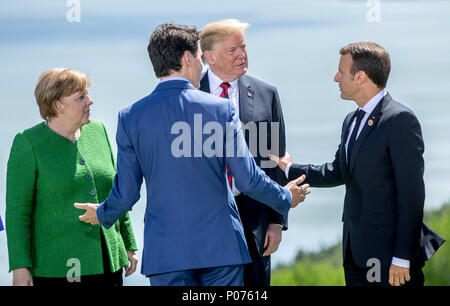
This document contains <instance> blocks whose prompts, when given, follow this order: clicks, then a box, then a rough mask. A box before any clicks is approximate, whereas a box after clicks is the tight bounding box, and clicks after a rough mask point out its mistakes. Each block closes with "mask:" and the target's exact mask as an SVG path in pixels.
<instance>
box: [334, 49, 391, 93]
mask: <svg viewBox="0 0 450 306" xmlns="http://www.w3.org/2000/svg"><path fill="white" fill-rule="evenodd" d="M339 52H340V53H341V55H346V54H351V56H352V59H353V66H352V70H351V73H352V75H354V74H355V73H356V72H358V71H364V72H365V73H366V74H367V76H368V77H369V79H371V80H372V81H373V82H374V83H375V85H377V86H378V87H379V88H384V87H386V84H387V80H388V78H389V73H390V72H391V60H390V58H389V53H388V52H387V51H386V50H385V49H384V48H383V47H381V46H379V45H377V44H376V43H373V42H357V43H353V44H349V45H347V46H345V47H343V48H342V49H341V50H340V51H339Z"/></svg>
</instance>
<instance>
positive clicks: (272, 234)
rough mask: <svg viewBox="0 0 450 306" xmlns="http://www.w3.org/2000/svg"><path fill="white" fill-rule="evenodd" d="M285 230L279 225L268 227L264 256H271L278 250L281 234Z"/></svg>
mask: <svg viewBox="0 0 450 306" xmlns="http://www.w3.org/2000/svg"><path fill="white" fill-rule="evenodd" d="M282 231H283V229H282V228H281V226H279V225H277V224H269V226H267V232H266V240H265V241H264V249H265V251H264V254H263V256H269V255H271V254H273V253H275V251H276V250H277V249H278V246H279V245H280V242H281V233H282Z"/></svg>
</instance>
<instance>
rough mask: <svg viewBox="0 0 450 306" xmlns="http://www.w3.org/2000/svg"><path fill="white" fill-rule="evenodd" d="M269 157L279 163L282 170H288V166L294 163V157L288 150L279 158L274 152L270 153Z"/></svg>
mask: <svg viewBox="0 0 450 306" xmlns="http://www.w3.org/2000/svg"><path fill="white" fill-rule="evenodd" d="M269 159H270V160H271V161H274V162H275V163H277V165H278V167H280V168H281V170H283V172H285V171H286V167H287V166H289V165H291V164H292V163H293V161H292V157H291V156H290V155H289V153H288V152H286V154H284V156H283V157H282V158H279V157H278V156H276V155H273V154H269Z"/></svg>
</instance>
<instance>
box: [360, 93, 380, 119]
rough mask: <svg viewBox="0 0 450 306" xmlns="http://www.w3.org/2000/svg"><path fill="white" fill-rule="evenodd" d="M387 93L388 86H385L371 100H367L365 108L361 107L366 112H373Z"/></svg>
mask: <svg viewBox="0 0 450 306" xmlns="http://www.w3.org/2000/svg"><path fill="white" fill-rule="evenodd" d="M385 95H386V88H383V89H382V90H381V91H380V92H379V93H377V95H376V96H375V97H373V98H372V99H370V101H369V102H367V103H366V105H364V106H363V108H359V109H362V110H363V111H364V112H365V113H366V114H371V113H372V111H373V110H374V109H375V107H377V105H378V103H379V102H380V101H381V99H383V97H384V96H385Z"/></svg>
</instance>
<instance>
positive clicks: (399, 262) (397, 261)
mask: <svg viewBox="0 0 450 306" xmlns="http://www.w3.org/2000/svg"><path fill="white" fill-rule="evenodd" d="M386 93H387V91H386V89H382V90H381V91H380V92H379V93H378V94H377V95H376V96H375V97H373V98H372V99H370V100H369V102H367V103H366V105H364V106H363V107H362V108H358V110H360V109H362V110H363V111H364V112H365V114H364V117H363V118H362V119H361V123H360V125H359V129H358V134H357V135H356V139H358V136H359V134H361V131H362V129H363V127H364V125H365V124H366V121H367V119H368V118H369V115H370V114H371V113H372V111H373V110H374V109H375V107H376V106H377V105H378V103H379V102H380V101H381V99H383V97H384V96H385V95H386ZM355 125H356V117H355V119H353V122H352V123H351V125H350V130H349V132H348V136H347V141H346V142H345V154H347V147H348V142H349V140H350V137H351V135H352V133H353V129H354V128H355ZM346 157H347V160H348V156H346ZM291 165H292V164H291ZM291 165H289V166H287V167H286V170H285V174H286V178H289V169H290V168H291ZM392 264H394V265H396V266H399V267H402V268H409V266H410V262H409V260H406V259H401V258H397V257H392Z"/></svg>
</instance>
